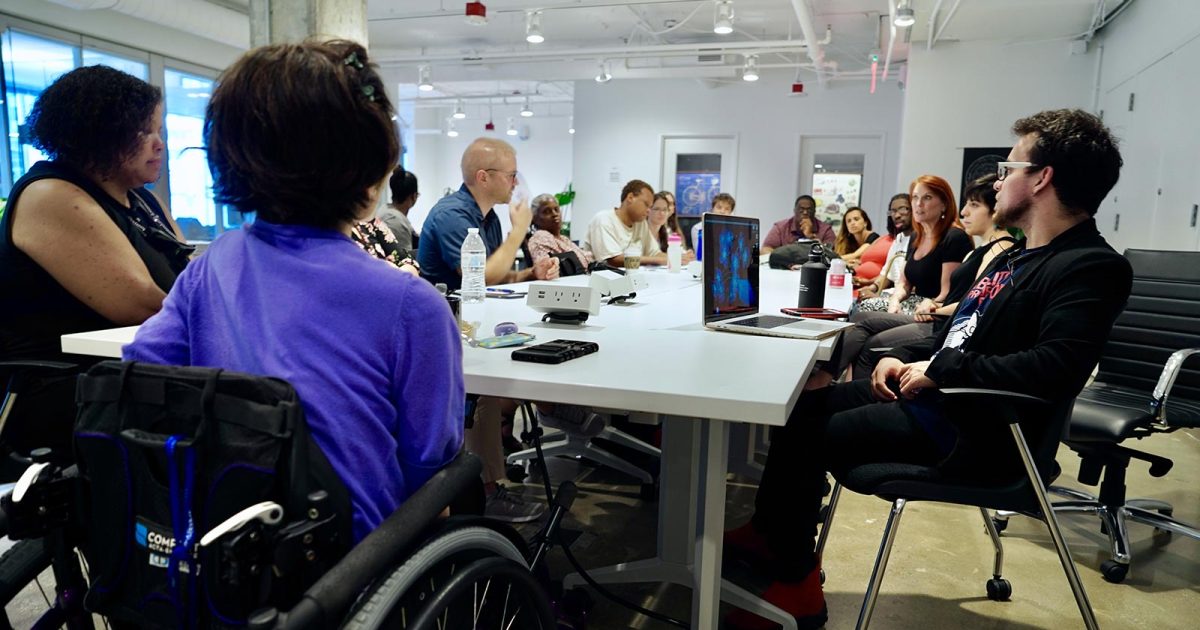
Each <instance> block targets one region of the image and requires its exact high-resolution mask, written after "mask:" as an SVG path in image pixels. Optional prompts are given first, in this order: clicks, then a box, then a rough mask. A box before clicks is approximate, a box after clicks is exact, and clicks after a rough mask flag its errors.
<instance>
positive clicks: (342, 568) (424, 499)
mask: <svg viewBox="0 0 1200 630" xmlns="http://www.w3.org/2000/svg"><path fill="white" fill-rule="evenodd" d="M482 469H483V466H482V464H480V463H479V458H478V457H475V456H474V455H472V454H470V453H468V452H466V451H463V452H460V453H459V454H458V456H457V457H455V458H454V459H453V460H452V461H451V462H450V463H449V464H447V465H446V467H445V468H443V469H441V470H439V471H438V472H437V473H436V474H434V476H433V477H432V478H430V479H429V481H427V482H425V484H424V485H422V486H421V487H420V488H417V491H416V492H414V493H413V494H412V496H410V497H409V498H408V500H407V501H405V502H404V503H402V504H401V505H400V507H399V508H397V509H396V511H395V512H392V514H391V516H388V517H387V519H386V520H384V521H383V523H382V524H381V525H380V526H379V527H378V528H377V529H376V530H375V531H373V532H371V533H370V534H368V535H367V537H366V538H363V539H362V540H361V541H359V543H358V544H357V545H355V546H354V548H353V549H351V550H350V553H347V554H346V557H344V558H342V560H341V561H340V562H338V563H337V564H336V565H334V567H333V568H332V569H330V571H329V572H328V573H326V574H325V575H323V576H321V579H319V580H317V581H316V583H315V584H313V585H312V586H311V587H309V589H308V590H307V591H305V593H304V597H303V598H302V599H301V600H300V601H299V602H298V603H297V604H296V606H295V607H293V608H292V609H291V610H290V611H288V612H287V613H284V614H283V615H282V619H280V620H278V621H279V623H278V624H277V625H276V627H285V628H329V627H333V626H335V625H337V623H338V622H339V621H340V620H341V619H342V617H343V616H344V615H345V613H346V611H347V610H349V609H350V606H351V605H352V604H353V603H354V600H355V599H357V598H358V596H359V594H361V593H362V591H363V590H365V589H366V588H367V586H368V585H370V584H371V582H372V581H374V580H375V579H377V578H379V576H381V575H383V573H384V572H385V571H387V570H388V569H390V568H392V567H393V566H395V565H397V564H399V563H400V561H401V560H402V559H404V558H405V557H407V555H408V554H410V553H411V551H412V550H411V549H410V548H411V547H412V545H413V544H414V543H415V542H416V541H417V540H418V538H419V537H420V536H421V535H422V533H424V532H425V531H426V530H427V528H428V527H429V525H430V524H431V523H433V522H434V521H435V519H437V517H438V515H439V514H441V512H442V510H443V509H445V507H446V506H447V505H449V504H450V502H451V500H453V498H454V497H455V496H457V495H458V494H459V493H461V492H462V491H463V490H464V489H465V488H467V486H468V484H469V483H471V482H473V481H474V480H475V479H477V478H478V477H479V474H480V472H481V471H482Z"/></svg>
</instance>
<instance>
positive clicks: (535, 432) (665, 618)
mask: <svg viewBox="0 0 1200 630" xmlns="http://www.w3.org/2000/svg"><path fill="white" fill-rule="evenodd" d="M532 406H533V405H532V404H528V403H527V404H526V410H525V417H526V419H527V420H528V422H529V423H530V425H531V429H530V431H529V434H530V437H531V438H532V439H533V448H534V450H536V451H537V462H538V469H539V470H540V471H541V473H542V485H543V486H544V487H545V490H546V501H547V502H548V503H549V507H550V509H554V491H553V490H552V488H551V485H550V469H549V467H547V466H546V458H545V456H544V455H543V454H542V431H541V428H540V427H539V426H538V425H537V419H536V417H535V416H532V415H531V414H530V411H533V410H532V409H531V407H532ZM553 533H554V534H557V533H558V531H557V530H556V531H555V532H553ZM549 534H550V532H546V531H544V530H543V531H542V532H541V533H539V536H548V535H549ZM547 540H549V538H548V537H547ZM558 546H559V547H561V548H562V550H563V555H565V556H566V557H567V562H569V563H571V566H572V567H574V569H575V572H576V573H578V574H579V575H580V577H582V578H583V581H584V582H587V584H588V586H590V587H592V588H593V589H595V590H596V592H597V593H600V594H601V595H603V596H604V597H605V598H606V599H608V600H609V601H612V602H613V603H616V604H618V605H620V606H624V607H625V608H628V609H630V610H632V611H634V612H636V613H639V614H642V615H645V616H647V617H649V618H651V619H654V620H656V621H661V622H662V623H665V624H668V625H671V626H675V627H677V628H688V629H690V628H691V626H690V625H688V623H687V622H685V621H680V620H679V619H676V618H674V617H671V616H669V615H664V614H663V613H659V612H655V611H653V610H650V609H648V608H643V607H641V606H638V605H637V604H635V603H633V602H631V601H629V600H627V599H624V598H622V597H620V596H618V595H616V594H614V593H613V592H612V591H610V590H608V589H606V588H604V587H603V586H601V584H600V583H599V582H597V581H596V580H595V579H593V578H592V576H590V575H588V572H587V570H585V569H584V568H583V565H581V564H579V560H577V559H575V554H573V553H571V549H570V547H568V546H567V545H566V544H564V543H563V542H562V540H561V539H560V540H558Z"/></svg>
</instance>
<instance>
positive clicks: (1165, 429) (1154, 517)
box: [996, 249, 1200, 583]
mask: <svg viewBox="0 0 1200 630" xmlns="http://www.w3.org/2000/svg"><path fill="white" fill-rule="evenodd" d="M1125 257H1126V258H1128V259H1129V262H1130V263H1131V264H1132V265H1133V291H1132V293H1131V294H1130V296H1129V303H1128V305H1127V306H1126V307H1125V311H1124V312H1123V313H1122V314H1121V316H1120V317H1119V318H1117V322H1116V324H1115V325H1114V326H1113V329H1112V334H1111V335H1110V336H1109V340H1108V344H1107V345H1106V346H1105V348H1104V354H1103V356H1102V357H1101V359H1100V366H1099V371H1098V373H1097V375H1096V379H1095V382H1094V383H1093V384H1092V385H1090V386H1088V387H1087V388H1085V389H1084V390H1083V392H1082V393H1081V394H1080V395H1079V398H1078V400H1077V401H1076V403H1075V410H1074V413H1073V415H1072V418H1071V422H1070V425H1069V426H1068V431H1067V434H1066V438H1065V442H1066V444H1067V446H1069V447H1070V448H1071V450H1073V451H1075V452H1076V453H1078V454H1079V456H1080V458H1081V459H1082V461H1081V462H1080V466H1079V477H1078V479H1079V482H1080V483H1083V484H1085V485H1089V486H1095V485H1097V484H1099V486H1100V494H1099V496H1098V497H1097V496H1092V495H1091V494H1088V493H1085V492H1080V491H1078V490H1072V489H1067V488H1060V487H1052V488H1051V489H1050V491H1051V492H1054V493H1057V494H1060V495H1064V496H1067V497H1069V498H1070V500H1069V501H1063V502H1056V503H1055V504H1054V510H1055V511H1056V512H1059V513H1066V512H1072V513H1074V512H1086V513H1091V514H1095V515H1097V516H1098V517H1099V518H1100V521H1101V523H1102V529H1103V531H1104V532H1106V533H1107V534H1108V536H1109V539H1110V542H1111V545H1112V558H1111V559H1110V560H1106V561H1105V562H1103V563H1102V564H1101V565H1100V570H1101V572H1102V573H1103V575H1104V579H1106V580H1108V581H1109V582H1114V583H1116V582H1121V581H1122V580H1124V579H1125V577H1126V575H1128V572H1129V562H1130V553H1129V528H1128V521H1129V520H1133V521H1136V522H1139V523H1143V524H1146V525H1150V526H1151V527H1154V528H1155V529H1156V530H1157V531H1158V532H1160V533H1161V534H1163V535H1170V534H1171V533H1176V534H1180V535H1183V536H1189V537H1191V538H1194V539H1198V540H1200V530H1198V529H1196V528H1195V527H1193V526H1189V525H1186V524H1184V523H1180V522H1179V521H1176V520H1175V519H1173V518H1171V515H1172V513H1173V511H1174V510H1173V508H1172V506H1171V505H1170V504H1169V503H1166V502H1164V501H1158V500H1154V499H1126V498H1125V475H1126V471H1127V470H1128V468H1129V464H1130V462H1131V461H1133V460H1140V461H1143V462H1146V463H1148V464H1149V465H1150V468H1149V472H1150V476H1152V477H1162V476H1163V475H1166V474H1167V473H1168V472H1169V471H1170V470H1171V467H1172V465H1173V462H1172V461H1171V460H1170V459H1167V458H1165V457H1161V456H1159V455H1154V454H1151V453H1146V452H1143V451H1139V450H1135V449H1132V448H1129V447H1127V446H1124V445H1123V444H1122V442H1124V441H1125V440H1128V439H1130V438H1132V439H1137V440H1141V439H1143V438H1146V437H1149V436H1152V435H1155V434H1158V433H1170V432H1172V431H1175V430H1178V429H1180V428H1195V427H1200V371H1198V370H1197V369H1196V367H1195V365H1194V364H1193V367H1192V368H1190V369H1184V367H1183V366H1184V361H1185V360H1186V359H1187V358H1188V357H1189V356H1190V355H1192V354H1194V353H1196V352H1200V252H1180V251H1152V250H1139V249H1131V250H1127V251H1126V252H1125ZM1006 517H1007V515H1006V514H1003V513H1002V514H998V515H997V523H996V524H997V525H998V526H1000V527H1001V528H1003V526H1004V525H1005V523H1006V520H1005V519H1006Z"/></svg>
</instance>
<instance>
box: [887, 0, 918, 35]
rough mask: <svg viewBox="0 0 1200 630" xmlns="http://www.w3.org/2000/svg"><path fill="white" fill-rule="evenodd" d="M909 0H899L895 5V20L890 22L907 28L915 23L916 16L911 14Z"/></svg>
mask: <svg viewBox="0 0 1200 630" xmlns="http://www.w3.org/2000/svg"><path fill="white" fill-rule="evenodd" d="M911 4H912V2H911V0H900V1H899V4H898V5H897V6H896V20H895V21H894V22H892V23H893V24H895V25H896V26H899V27H900V28H908V27H910V26H912V25H913V24H916V23H917V17H916V15H914V14H913V10H912V7H911V6H910V5H911Z"/></svg>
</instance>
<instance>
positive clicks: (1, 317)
mask: <svg viewBox="0 0 1200 630" xmlns="http://www.w3.org/2000/svg"><path fill="white" fill-rule="evenodd" d="M26 124H27V126H28V129H29V134H30V136H31V138H32V142H33V145H34V146H35V147H37V148H38V149H41V150H42V151H44V152H45V153H46V154H47V155H48V156H49V157H50V159H49V160H48V161H42V162H38V163H37V164H34V165H33V167H32V168H30V169H29V171H28V172H27V173H25V175H24V176H23V177H21V178H20V179H19V180H17V182H16V184H15V185H14V186H13V188H12V191H11V193H10V195H9V199H8V206H7V209H6V210H5V211H3V212H0V296H3V297H2V298H0V300H2V302H0V357H4V358H5V359H7V360H20V359H39V360H51V361H66V362H70V363H76V364H81V365H88V364H91V363H94V362H95V361H96V359H95V358H88V357H79V356H67V355H63V354H62V351H61V341H60V337H62V335H64V334H67V333H75V332H83V331H89V330H100V329H104V328H114V327H117V326H131V325H134V324H140V323H142V322H143V321H145V319H146V318H147V317H150V316H151V315H153V314H154V313H156V312H158V310H159V308H161V307H162V302H163V298H164V297H166V295H167V291H169V290H170V289H171V285H172V284H174V282H175V277H176V276H177V275H178V274H179V272H180V271H182V270H183V268H184V267H185V266H186V265H187V263H188V257H189V255H190V254H191V252H192V247H191V246H190V245H187V244H186V243H185V242H184V240H183V235H182V233H181V232H180V231H179V228H178V227H177V226H176V224H175V222H174V221H173V220H172V219H171V215H170V214H169V213H168V212H167V211H166V210H165V209H164V208H163V206H162V204H161V203H160V202H159V200H158V199H157V198H156V197H155V196H154V195H153V194H152V193H151V192H149V191H148V190H146V188H145V185H146V184H148V183H151V182H154V181H155V180H157V179H158V175H159V170H160V168H161V167H162V163H163V159H164V157H165V149H166V146H165V144H164V143H163V138H162V124H163V99H162V92H161V90H159V88H157V87H154V86H152V85H150V84H148V83H146V82H145V81H142V80H140V79H137V78H135V77H133V76H130V75H128V74H125V73H124V72H121V71H119V70H115V69H113V68H109V67H107V66H90V67H85V68H78V69H76V70H72V71H71V72H68V73H66V74H64V75H62V76H61V77H59V78H58V79H56V80H55V81H54V83H52V84H50V86H49V87H48V88H46V89H45V91H43V92H42V93H41V95H40V96H39V97H38V99H37V101H36V102H35V103H34V105H33V109H32V110H31V111H30V114H29V118H28V119H27V123H26ZM74 392H75V378H74V375H71V376H57V377H47V378H43V379H40V380H37V381H35V382H32V383H28V384H27V385H26V387H25V388H24V389H23V391H22V392H21V396H20V398H21V399H20V400H19V401H18V402H17V404H16V405H14V406H13V411H12V414H11V417H10V418H8V421H7V422H6V423H5V424H6V426H5V430H4V434H3V436H0V439H2V440H3V442H4V445H5V447H6V448H9V449H12V450H15V451H17V452H20V453H23V454H28V452H29V450H30V449H32V448H37V447H42V446H46V447H50V448H53V449H55V452H56V453H59V454H61V455H63V456H67V455H69V454H70V451H71V448H70V444H71V427H72V423H73V422H74V419H75V396H74ZM0 461H3V462H5V463H7V462H8V461H9V458H8V457H7V455H5V454H0ZM22 468H23V466H22ZM11 472H12V471H5V472H4V473H0V476H2V477H4V478H6V479H7V478H9V477H11V474H9V473H11Z"/></svg>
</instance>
